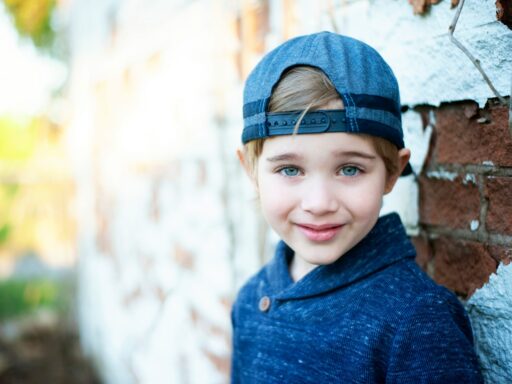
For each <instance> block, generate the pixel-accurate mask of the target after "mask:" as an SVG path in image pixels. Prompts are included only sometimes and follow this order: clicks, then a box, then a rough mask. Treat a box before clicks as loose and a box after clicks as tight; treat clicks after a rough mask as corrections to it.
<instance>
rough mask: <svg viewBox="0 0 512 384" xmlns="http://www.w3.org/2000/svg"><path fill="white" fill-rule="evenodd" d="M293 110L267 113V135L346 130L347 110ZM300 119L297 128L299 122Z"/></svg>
mask: <svg viewBox="0 0 512 384" xmlns="http://www.w3.org/2000/svg"><path fill="white" fill-rule="evenodd" d="M301 116H302V112H301V111H293V112H269V113H267V119H266V120H267V121H266V128H267V135H268V136H278V135H291V134H293V133H295V132H296V133H299V134H306V133H322V132H346V131H347V126H346V116H345V110H342V109H329V110H317V111H312V112H308V113H305V114H304V115H303V116H302V119H301ZM299 121H300V124H299V126H298V129H297V130H296V126H297V122H299Z"/></svg>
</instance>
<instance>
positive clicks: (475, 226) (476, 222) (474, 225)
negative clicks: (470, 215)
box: [469, 220, 480, 232]
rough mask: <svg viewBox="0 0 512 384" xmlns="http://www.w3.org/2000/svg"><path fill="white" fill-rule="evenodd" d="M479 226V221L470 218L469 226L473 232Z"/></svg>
mask: <svg viewBox="0 0 512 384" xmlns="http://www.w3.org/2000/svg"><path fill="white" fill-rule="evenodd" d="M478 227H480V222H479V221H478V220H471V223H469V228H470V229H471V230H472V231H473V232H474V231H476V230H477V229H478Z"/></svg>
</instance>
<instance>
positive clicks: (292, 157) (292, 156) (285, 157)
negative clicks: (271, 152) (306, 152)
mask: <svg viewBox="0 0 512 384" xmlns="http://www.w3.org/2000/svg"><path fill="white" fill-rule="evenodd" d="M301 159H303V157H302V156H300V155H297V154H296V153H282V154H280V155H277V156H272V157H267V161H270V162H271V163H277V162H280V161H297V160H301Z"/></svg>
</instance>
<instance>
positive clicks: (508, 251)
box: [489, 244, 512, 264]
mask: <svg viewBox="0 0 512 384" xmlns="http://www.w3.org/2000/svg"><path fill="white" fill-rule="evenodd" d="M489 254H490V255H491V256H492V257H493V258H494V260H496V261H498V262H503V263H504V264H508V263H510V262H511V261H512V244H510V245H509V246H508V247H502V246H499V245H492V246H490V247H489Z"/></svg>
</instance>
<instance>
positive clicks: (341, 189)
mask: <svg viewBox="0 0 512 384" xmlns="http://www.w3.org/2000/svg"><path fill="white" fill-rule="evenodd" d="M256 177H257V180H255V181H256V184H257V188H258V192H259V199H260V203H261V208H262V211H263V215H264V216H265V218H266V220H267V222H268V223H269V224H270V226H271V227H272V228H273V229H274V230H275V231H276V232H277V233H278V234H279V236H280V237H281V238H282V239H283V240H284V241H285V242H286V244H288V245H289V246H290V247H291V248H292V249H293V250H294V251H295V260H294V262H297V263H302V264H303V269H306V270H307V269H312V268H313V267H314V266H316V265H321V264H330V263H332V262H334V261H336V260H337V259H338V258H339V257H340V256H342V255H343V254H344V253H345V252H347V251H348V250H349V249H351V248H352V247H353V246H354V245H356V244H357V243H358V242H359V241H360V240H361V239H362V238H363V237H365V236H366V234H367V233H368V232H369V231H370V229H371V228H372V227H373V226H374V225H375V223H376V221H377V218H378V216H379V211H380V208H381V203H382V196H383V195H384V194H385V193H387V192H389V190H391V188H392V186H393V183H394V179H393V180H389V179H390V178H388V177H387V174H386V168H385V165H384V161H383V160H382V158H381V157H380V156H379V155H378V154H377V152H376V150H375V148H374V147H373V145H372V143H371V142H370V141H369V140H368V139H366V138H364V137H361V136H358V135H355V134H347V133H323V134H312V135H295V136H291V135H287V136H279V137H274V138H270V139H267V140H266V141H265V143H264V146H263V151H262V153H261V155H260V157H259V159H258V168H257V175H256ZM308 267H309V268H308Z"/></svg>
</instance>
